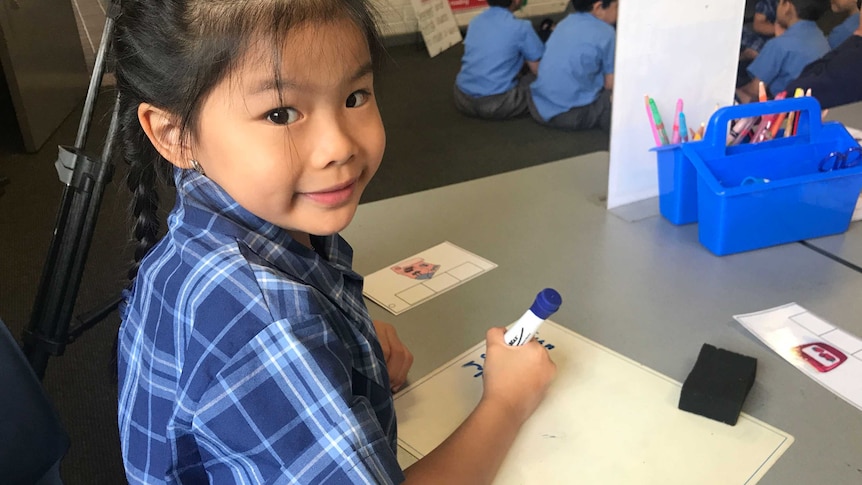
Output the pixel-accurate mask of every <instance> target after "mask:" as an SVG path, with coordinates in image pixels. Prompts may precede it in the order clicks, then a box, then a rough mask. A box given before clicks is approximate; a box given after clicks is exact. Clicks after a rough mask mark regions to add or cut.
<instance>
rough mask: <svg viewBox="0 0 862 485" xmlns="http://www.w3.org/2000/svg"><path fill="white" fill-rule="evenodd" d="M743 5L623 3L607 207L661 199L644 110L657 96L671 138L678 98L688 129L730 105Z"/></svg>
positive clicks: (713, 0) (699, 0) (733, 1)
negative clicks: (719, 108)
mask: <svg viewBox="0 0 862 485" xmlns="http://www.w3.org/2000/svg"><path fill="white" fill-rule="evenodd" d="M744 7H745V0H685V1H682V2H681V1H676V0H673V1H672V0H657V1H651V2H638V1H621V2H620V5H619V18H618V21H617V50H616V61H615V62H616V66H615V69H614V71H615V76H614V97H613V120H612V123H611V143H610V148H611V150H610V151H611V160H610V172H609V174H608V208H609V209H613V208H615V207H618V206H622V205H626V204H630V203H634V202H638V201H641V200H645V199H649V198H651V197H655V196H657V195H658V177H657V170H656V160H655V154H654V153H653V152H650V151H649V149H650V148H652V147H653V146H655V142H654V141H653V137H652V133H651V131H650V126H649V122H648V120H647V117H646V111H645V108H644V95H649V96H650V97H652V98H654V99H655V101H656V104H657V105H658V108H659V110H660V112H661V114H662V117H663V119H664V122H665V126H666V127H667V130H668V133H670V127H671V125H672V121H673V120H672V118H673V114H674V109H675V106H676V101H677V99H679V98H682V99H683V101H684V105H685V106H684V112H685V114H686V121H687V124H688V126H689V127H692V128H697V127H698V126H700V123H701V122H706V121H707V120H708V119H709V116H710V115H711V114H712V112H713V111H714V110H715V106H716V104H718V105H721V106H727V105H729V104H731V103H732V102H733V95H734V91H735V84H736V70H737V62H738V56H739V44H740V36H741V32H742V17H743V11H744Z"/></svg>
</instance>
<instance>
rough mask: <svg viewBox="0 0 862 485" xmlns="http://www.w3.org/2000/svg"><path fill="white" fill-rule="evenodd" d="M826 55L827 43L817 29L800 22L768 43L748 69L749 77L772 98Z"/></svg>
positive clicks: (810, 24) (814, 24) (808, 21)
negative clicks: (759, 84)
mask: <svg viewBox="0 0 862 485" xmlns="http://www.w3.org/2000/svg"><path fill="white" fill-rule="evenodd" d="M827 52H829V43H828V42H827V41H826V37H825V36H824V35H823V31H821V30H820V27H818V26H817V24H816V23H814V22H812V21H811V20H800V21H798V22H796V23H795V24H793V25H792V26H790V28H788V29H787V31H785V32H784V33H783V34H781V35H779V36H778V37H775V38H774V39H771V40H770V41H769V42H767V43H766V45H764V46H763V50H762V51H760V54H759V55H758V56H757V57H756V58H755V59H754V61H752V63H751V65H749V66H748V72H749V74H751V75H752V76H755V77H757V78H758V79H760V80H761V81H763V82H764V83H765V84H766V85H767V86H768V87H769V91H770V92H771V93H772V94H773V95H775V94H778V93H780V92H781V91H784V90H785V89H786V87H787V83H789V82H790V81H792V80H794V79H796V77H797V76H799V74H800V73H801V72H802V69H804V68H805V66H807V65H808V64H810V63H812V62H814V61H816V60H817V59H819V58H820V57H822V56H823V55H824V54H826V53H827Z"/></svg>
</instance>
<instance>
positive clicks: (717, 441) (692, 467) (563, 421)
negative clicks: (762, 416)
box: [395, 322, 793, 485]
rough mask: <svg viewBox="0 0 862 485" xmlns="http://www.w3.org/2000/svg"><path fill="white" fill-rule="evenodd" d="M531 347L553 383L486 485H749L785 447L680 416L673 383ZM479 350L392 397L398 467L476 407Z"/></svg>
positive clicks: (740, 425) (756, 429) (759, 429)
mask: <svg viewBox="0 0 862 485" xmlns="http://www.w3.org/2000/svg"><path fill="white" fill-rule="evenodd" d="M538 337H539V339H540V341H541V342H542V343H543V344H544V345H545V346H546V347H548V348H549V349H550V350H549V352H550V353H551V357H552V358H553V360H554V362H555V363H556V364H557V375H556V378H555V380H554V382H553V384H552V385H551V388H550V389H549V392H548V395H547V397H546V399H545V401H544V402H543V403H542V405H541V406H540V407H539V409H538V410H537V412H536V414H534V415H533V416H532V417H531V418H530V419H529V420H528V421H527V423H526V424H525V425H524V427H523V428H522V429H521V432H520V434H519V435H518V438H517V440H516V441H515V444H514V445H513V447H512V449H511V450H510V451H509V454H508V455H507V458H506V460H505V461H504V463H503V466H502V468H501V469H500V472H499V473H498V474H497V479H496V481H495V482H494V483H495V484H500V485H502V484H507V485H508V484H537V485H538V484H541V485H547V484H557V483H559V484H571V483H577V484H581V485H584V484H602V485H606V484H617V483H637V484H639V485H642V484H656V485H659V484H660V485H672V484H679V485H690V484H693V483H696V484H699V485H704V484H716V485H728V484H754V483H756V482H757V481H758V480H759V479H760V478H761V477H762V476H763V475H764V474H765V473H766V472H767V470H769V468H770V467H771V466H772V465H773V464H774V463H775V462H776V461H777V460H778V458H779V457H780V456H781V455H782V454H783V453H784V451H786V450H787V448H789V447H790V445H791V444H792V443H793V437H792V436H790V435H788V434H787V433H785V432H783V431H781V430H778V429H776V428H773V427H772V426H770V425H768V424H766V423H764V422H762V421H759V420H757V419H754V418H752V417H751V416H748V415H746V414H742V415H741V416H740V418H739V421H738V422H737V424H736V426H728V425H726V424H724V423H720V422H717V421H713V420H711V419H707V418H704V417H701V416H698V415H695V414H691V413H687V412H684V411H680V410H679V409H677V403H678V401H679V393H680V389H681V385H680V384H679V383H678V382H676V381H674V380H672V379H669V378H667V377H665V376H663V375H661V374H658V373H656V372H655V371H653V370H651V369H648V368H646V367H644V366H642V365H640V364H638V363H637V362H634V361H632V360H629V359H628V358H626V357H623V356H622V355H619V354H617V353H615V352H613V351H611V350H609V349H607V348H605V347H602V346H601V345H598V344H596V343H595V342H592V341H590V340H588V339H586V338H584V337H581V336H580V335H578V334H576V333H574V332H572V331H570V330H568V329H565V328H563V327H561V326H559V325H557V324H555V323H552V322H545V324H544V325H543V326H542V328H541V331H540V332H539V335H538ZM484 349H485V344H484V342H482V343H480V344H478V345H476V346H475V347H473V348H472V349H470V350H468V351H467V352H465V353H464V354H462V355H461V356H459V357H456V358H455V359H454V360H452V361H451V362H449V363H447V364H445V365H443V366H442V367H440V368H439V369H437V370H435V371H434V372H432V373H431V374H430V375H428V376H426V377H425V378H423V379H421V380H419V381H418V382H416V383H414V384H412V385H410V386H409V387H407V388H405V389H404V390H403V391H401V392H400V393H398V394H397V395H396V396H395V410H396V413H397V416H398V444H399V447H400V449H399V450H398V451H399V462H400V463H401V464H402V466H408V465H409V464H411V463H413V462H415V461H416V460H418V459H419V458H421V457H423V456H425V455H426V454H428V453H429V452H431V450H433V449H434V448H435V447H436V446H437V445H439V444H440V443H441V442H442V441H443V440H444V439H445V438H446V437H447V436H449V435H450V434H451V433H452V432H453V431H454V430H455V429H456V428H457V427H458V425H459V424H460V423H461V422H462V421H463V420H464V419H465V418H466V417H467V415H468V414H469V413H470V412H471V411H472V409H473V408H474V407H475V406H476V404H477V403H478V402H479V398H480V397H481V394H482V379H481V365H482V363H483V360H482V355H483V353H484Z"/></svg>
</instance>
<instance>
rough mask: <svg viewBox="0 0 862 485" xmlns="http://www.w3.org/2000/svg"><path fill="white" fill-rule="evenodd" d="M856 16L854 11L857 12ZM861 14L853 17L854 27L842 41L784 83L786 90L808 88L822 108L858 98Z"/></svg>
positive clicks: (861, 75) (860, 97)
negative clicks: (787, 82)
mask: <svg viewBox="0 0 862 485" xmlns="http://www.w3.org/2000/svg"><path fill="white" fill-rule="evenodd" d="M857 17H858V15H857ZM860 79H862V18H857V21H856V30H855V31H854V32H853V34H852V35H850V37H849V38H848V39H846V40H845V41H844V42H842V43H841V45H839V46H838V47H836V48H835V49H832V50H831V51H830V52H829V53H828V54H826V55H825V56H823V57H821V58H820V59H818V60H816V61H814V62H812V63H811V64H809V65H807V66H805V69H803V70H802V74H800V75H799V77H798V78H796V79H795V80H794V81H792V82H791V83H790V84H788V85H787V92H794V91H796V88H802V89H803V90H808V89H811V95H812V96H814V97H815V98H817V100H818V101H820V106H821V107H823V108H831V107H833V106H840V105H842V104H848V103H855V102H857V101H862V82H860Z"/></svg>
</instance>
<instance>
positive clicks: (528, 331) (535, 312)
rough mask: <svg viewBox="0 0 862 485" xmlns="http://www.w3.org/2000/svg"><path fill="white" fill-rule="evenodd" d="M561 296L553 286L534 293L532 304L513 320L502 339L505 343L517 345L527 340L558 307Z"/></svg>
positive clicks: (561, 301)
mask: <svg viewBox="0 0 862 485" xmlns="http://www.w3.org/2000/svg"><path fill="white" fill-rule="evenodd" d="M562 303H563V298H562V297H561V296H560V294H559V293H557V290H554V289H553V288H545V289H544V290H542V291H540V292H539V294H538V295H536V299H535V300H533V304H532V305H530V308H529V309H528V310H527V311H526V312H524V314H523V315H522V316H521V318H519V319H518V321H517V322H515V323H514V324H513V325H512V327H511V328H509V330H508V331H506V334H505V336H504V337H503V339H504V340H505V342H506V344H507V345H511V346H519V345H524V344H525V343H527V342H529V341H530V339H531V338H533V335H535V334H536V332H537V331H538V330H539V327H540V326H541V325H542V323H543V322H544V321H545V320H547V319H548V317H550V316H551V315H553V314H554V313H556V311H557V310H559V309H560V305H561V304H562Z"/></svg>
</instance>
